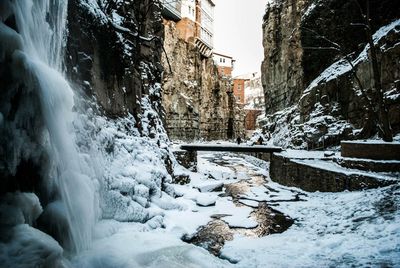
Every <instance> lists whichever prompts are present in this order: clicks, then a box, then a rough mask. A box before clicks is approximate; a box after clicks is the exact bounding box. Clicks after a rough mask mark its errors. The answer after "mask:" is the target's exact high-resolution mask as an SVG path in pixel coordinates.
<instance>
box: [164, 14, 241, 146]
mask: <svg viewBox="0 0 400 268" xmlns="http://www.w3.org/2000/svg"><path fill="white" fill-rule="evenodd" d="M164 25H165V37H164V47H165V51H166V55H167V56H164V57H163V65H164V69H165V72H164V79H163V107H164V109H165V113H166V116H165V117H166V129H167V132H168V134H169V137H170V138H171V139H177V140H184V141H192V140H197V139H205V140H226V139H231V138H234V137H236V136H237V135H242V133H243V127H244V126H243V124H244V123H243V122H244V120H243V116H242V114H243V113H242V112H241V110H240V108H239V107H238V106H237V104H236V100H235V97H234V95H233V92H232V90H233V89H232V81H231V79H230V78H227V77H221V76H220V75H219V74H218V70H217V67H216V66H215V65H214V62H213V60H212V58H206V57H204V56H202V55H201V53H200V51H199V49H198V48H197V47H196V46H195V45H194V39H193V37H192V38H186V37H185V36H184V35H183V34H181V33H180V31H182V29H181V28H182V27H177V23H176V22H173V21H167V20H165V21H164Z"/></svg>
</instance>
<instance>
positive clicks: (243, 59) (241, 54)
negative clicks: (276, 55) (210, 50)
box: [214, 0, 269, 76]
mask: <svg viewBox="0 0 400 268" xmlns="http://www.w3.org/2000/svg"><path fill="white" fill-rule="evenodd" d="M267 1H269V0H214V2H215V13H214V51H215V52H217V53H221V54H227V55H229V56H232V57H233V58H234V59H235V60H236V63H235V69H234V70H233V75H234V76H236V75H241V74H247V73H251V72H257V71H260V66H261V62H262V60H263V58H264V50H263V46H262V18H263V16H264V11H265V5H266V3H267Z"/></svg>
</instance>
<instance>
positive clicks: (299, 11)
mask: <svg viewBox="0 0 400 268" xmlns="http://www.w3.org/2000/svg"><path fill="white" fill-rule="evenodd" d="M309 1H310V0H307V1H304V0H302V1H296V0H288V1H281V3H276V4H274V5H273V6H272V7H269V8H268V11H267V13H266V14H265V16H264V24H263V32H264V38H263V45H264V55H265V58H264V61H263V63H262V66H261V70H262V73H261V79H262V85H263V87H264V92H265V104H266V111H267V112H268V113H274V112H277V111H279V110H282V109H284V108H285V107H288V106H290V105H292V104H293V103H295V102H296V100H298V99H299V97H300V95H301V91H302V88H303V85H304V83H303V68H302V58H303V49H302V47H301V30H300V24H301V18H302V15H303V12H304V9H305V7H306V5H307V3H308V2H309Z"/></svg>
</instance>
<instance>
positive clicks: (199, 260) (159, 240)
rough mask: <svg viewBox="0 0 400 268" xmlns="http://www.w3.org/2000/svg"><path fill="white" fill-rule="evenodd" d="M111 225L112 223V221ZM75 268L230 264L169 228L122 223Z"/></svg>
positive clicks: (86, 253)
mask: <svg viewBox="0 0 400 268" xmlns="http://www.w3.org/2000/svg"><path fill="white" fill-rule="evenodd" d="M110 224H112V223H110ZM72 264H73V265H74V267H77V268H79V267H82V268H90V267H93V268H97V267H137V268H141V267H171V268H172V267H182V268H183V267H199V268H200V267H227V266H229V263H228V262H227V261H223V260H220V259H218V258H215V257H214V256H212V255H211V254H209V253H208V252H207V251H206V250H204V249H202V248H198V247H196V246H193V245H190V244H187V243H184V242H182V241H181V240H180V239H179V238H177V237H176V236H175V235H174V234H173V233H170V232H168V231H166V230H162V229H159V230H155V231H152V232H149V231H146V230H140V228H139V229H138V228H137V227H135V226H134V225H133V226H132V225H131V224H123V225H120V226H119V227H118V230H117V231H116V232H115V233H114V234H112V235H111V236H108V237H104V238H102V239H99V240H97V241H95V242H94V244H93V247H92V249H90V250H88V251H86V252H84V253H83V254H81V255H79V256H77V257H76V258H74V259H73V261H72Z"/></svg>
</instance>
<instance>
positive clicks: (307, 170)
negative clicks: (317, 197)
mask: <svg viewBox="0 0 400 268" xmlns="http://www.w3.org/2000/svg"><path fill="white" fill-rule="evenodd" d="M315 161H318V162H315ZM312 163H317V164H315V165H312ZM319 164H320V165H321V166H323V165H324V164H325V165H326V166H328V165H331V166H332V165H335V163H334V162H333V161H331V160H326V159H325V160H323V159H315V160H301V159H295V160H294V159H290V158H288V157H285V156H282V155H280V154H273V155H272V157H271V164H270V176H271V179H272V180H273V181H274V182H277V183H280V184H282V185H285V186H289V187H298V188H300V189H302V190H304V191H308V192H315V191H320V192H341V191H345V190H349V191H356V190H362V189H370V188H378V187H383V186H387V185H390V184H393V183H396V182H398V181H399V178H394V177H393V178H390V177H387V178H382V177H383V176H380V175H379V174H376V175H374V174H366V172H360V171H359V170H349V169H345V168H343V172H342V171H341V170H340V168H338V169H337V170H332V169H329V168H326V167H320V166H319ZM345 171H347V172H345Z"/></svg>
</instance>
